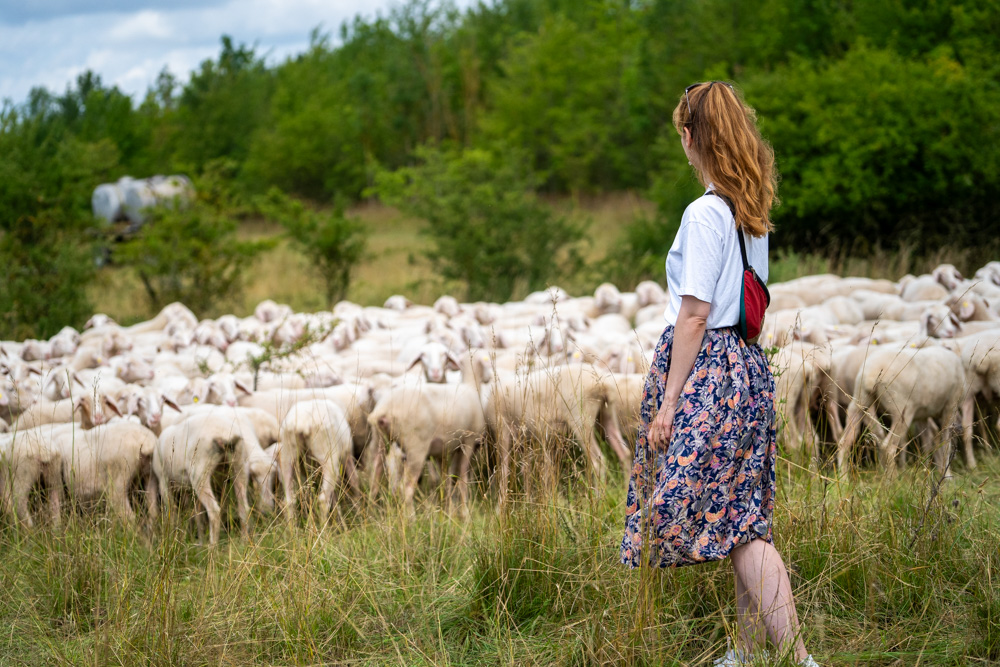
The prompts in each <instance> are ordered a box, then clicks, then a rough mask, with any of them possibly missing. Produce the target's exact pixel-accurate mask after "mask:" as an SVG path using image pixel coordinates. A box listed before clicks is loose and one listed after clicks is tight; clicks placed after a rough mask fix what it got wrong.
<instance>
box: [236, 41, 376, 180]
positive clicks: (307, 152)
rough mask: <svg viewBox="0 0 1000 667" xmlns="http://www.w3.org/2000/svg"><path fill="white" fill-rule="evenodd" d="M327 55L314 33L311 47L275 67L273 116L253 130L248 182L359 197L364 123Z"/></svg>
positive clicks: (363, 178) (324, 42) (363, 169)
mask: <svg viewBox="0 0 1000 667" xmlns="http://www.w3.org/2000/svg"><path fill="white" fill-rule="evenodd" d="M331 59H332V56H331V53H330V51H329V48H328V43H327V41H326V40H325V39H324V38H320V37H319V36H318V34H317V33H314V34H313V43H312V45H311V46H310V49H309V51H308V52H307V53H306V54H305V55H303V56H301V57H299V58H298V59H296V60H294V61H290V62H288V63H286V64H285V65H284V66H282V67H281V69H280V70H279V71H278V73H277V75H276V89H275V92H274V96H273V98H272V100H271V108H270V117H271V120H270V121H269V122H267V123H265V124H264V125H262V126H261V128H260V129H259V130H258V131H257V134H256V135H255V137H254V141H253V143H252V145H251V147H250V154H249V157H248V159H247V163H246V175H247V178H248V179H249V181H250V182H251V183H253V184H255V185H257V186H258V187H265V188H266V187H267V186H276V187H278V188H280V189H282V190H285V191H287V192H293V193H295V194H299V195H303V196H306V197H310V198H313V199H319V200H328V199H330V198H332V197H333V195H334V194H335V193H337V192H345V193H349V194H350V195H351V196H352V197H358V196H360V194H361V191H362V190H363V189H364V187H365V185H366V183H365V160H366V158H365V153H364V145H363V142H362V125H363V123H362V119H361V116H360V113H359V109H358V106H357V103H356V102H355V101H354V100H352V99H351V96H350V95H349V92H348V90H347V86H346V84H345V83H344V82H342V81H341V80H340V79H339V78H338V77H336V76H335V70H334V69H333V67H332V63H331V62H330V61H331Z"/></svg>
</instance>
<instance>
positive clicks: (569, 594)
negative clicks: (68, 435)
mask: <svg viewBox="0 0 1000 667" xmlns="http://www.w3.org/2000/svg"><path fill="white" fill-rule="evenodd" d="M957 473H958V474H956V477H955V479H954V480H953V481H951V482H948V483H946V484H944V485H943V487H941V488H940V491H939V493H935V488H936V485H935V482H936V476H935V475H934V474H932V473H929V472H927V471H926V470H924V469H922V468H918V467H914V468H911V469H909V470H907V471H905V472H904V473H903V474H902V476H901V477H900V478H899V479H898V480H897V481H895V482H887V481H885V480H884V479H883V478H882V477H881V476H879V475H878V474H876V473H874V472H873V471H864V472H862V473H861V476H860V478H859V479H857V480H855V481H853V482H849V483H846V482H845V483H839V482H836V481H834V480H831V479H828V478H825V477H823V476H822V475H819V474H816V473H811V472H809V471H807V470H805V469H803V468H802V467H800V466H798V465H796V464H794V463H793V462H791V461H789V460H786V459H784V458H783V459H781V462H780V466H779V479H778V497H777V503H776V514H775V541H776V544H777V546H778V548H779V550H780V552H781V553H782V555H783V557H784V559H785V560H786V562H787V563H788V565H789V568H790V571H791V576H792V584H793V587H794V591H795V595H796V599H797V604H798V608H799V614H800V617H801V618H802V620H803V623H804V635H805V637H804V638H805V642H806V645H807V647H808V649H809V650H810V651H811V652H812V653H813V654H814V655H815V656H816V657H817V658H818V659H819V661H820V664H824V665H887V666H888V665H989V664H997V662H998V661H1000V549H998V548H997V545H998V543H1000V487H998V485H997V484H996V479H997V476H998V475H1000V458H998V457H997V456H995V455H986V456H984V457H983V462H982V464H981V466H980V468H979V469H978V470H977V471H975V472H973V473H966V472H964V471H961V470H959V471H957ZM436 496H437V494H436V492H434V491H433V490H430V491H427V492H426V493H425V495H424V496H423V497H422V499H421V500H420V502H419V503H418V508H417V514H416V517H414V518H412V519H407V517H406V515H405V514H404V513H403V512H402V511H401V510H400V509H398V508H397V507H395V506H393V505H392V503H391V502H387V501H384V500H383V501H381V502H380V503H378V504H363V505H361V506H358V507H355V508H354V509H349V510H347V511H345V512H344V513H343V515H342V516H340V517H336V516H335V518H333V519H332V520H331V521H330V522H329V523H328V524H327V525H325V526H322V527H319V526H317V524H315V523H310V522H303V523H301V524H299V525H297V526H294V527H289V526H286V525H285V523H284V521H282V520H280V519H278V520H276V519H273V518H267V517H264V516H262V515H257V516H256V517H255V520H254V521H255V525H254V526H253V527H252V530H251V533H250V536H249V537H248V538H242V537H239V536H238V535H239V533H238V530H231V532H229V533H228V535H226V536H224V537H223V539H222V541H221V542H220V544H219V545H218V546H216V547H214V548H208V547H204V546H199V545H197V544H196V543H195V535H194V531H193V529H191V528H188V527H186V526H185V525H183V524H180V525H179V524H177V523H170V522H169V521H168V523H167V524H165V525H160V526H158V527H157V529H156V530H155V531H154V532H153V534H152V537H151V538H150V537H149V535H147V534H146V533H145V532H143V531H138V530H132V529H129V528H125V527H122V526H120V525H118V524H116V523H115V522H113V521H111V520H110V519H108V518H106V517H105V516H102V515H91V514H83V515H80V514H76V515H72V516H70V517H68V519H67V525H65V526H64V527H63V528H62V529H61V530H53V529H50V528H44V527H41V528H36V529H34V530H25V529H23V528H19V527H17V526H15V525H11V524H4V525H3V526H2V527H0V581H2V582H3V592H2V594H0V622H2V623H3V624H4V626H5V627H7V628H9V630H8V631H6V632H5V633H3V635H2V636H0V664H4V665H59V664H64V665H108V664H122V665H139V664H142V665H248V664H260V665H330V664H349V665H597V664H614V665H709V664H711V660H712V659H713V658H714V657H717V656H719V655H721V653H722V652H723V651H724V650H725V643H726V638H727V636H732V634H733V632H734V628H733V625H732V624H733V621H734V604H733V583H732V581H733V578H732V573H731V570H730V567H729V565H728V563H725V562H723V563H714V564H706V565H701V566H697V567H688V568H683V569H680V570H666V571H658V570H636V571H629V570H626V569H624V568H623V567H622V566H620V565H619V564H618V548H617V547H618V543H619V541H620V539H621V531H622V527H623V516H624V491H623V488H622V485H621V482H620V480H617V478H616V483H614V484H612V485H611V486H610V487H608V488H607V489H604V490H596V489H594V488H593V487H591V486H589V485H587V484H585V483H584V482H583V481H582V480H577V481H575V482H574V483H567V484H564V485H562V487H561V490H560V491H559V492H558V493H555V494H552V495H550V496H548V497H544V498H541V499H536V500H534V501H533V502H529V501H527V500H525V499H523V498H522V499H520V500H518V501H515V502H514V503H513V504H512V505H511V506H510V508H509V510H508V511H504V512H501V513H497V512H496V511H495V510H494V505H493V502H492V501H491V500H490V499H489V497H482V496H480V497H478V498H476V499H475V501H474V503H473V511H472V517H471V520H469V521H464V520H460V519H458V518H457V517H456V516H455V515H453V514H450V513H447V512H445V511H443V510H442V509H441V503H440V502H439V499H438V498H437V497H436ZM762 664H763V663H762ZM772 664H791V663H787V662H786V663H778V662H774V663H772Z"/></svg>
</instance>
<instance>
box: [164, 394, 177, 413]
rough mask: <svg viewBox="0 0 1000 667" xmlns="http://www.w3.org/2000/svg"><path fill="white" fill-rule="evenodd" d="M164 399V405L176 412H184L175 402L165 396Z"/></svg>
mask: <svg viewBox="0 0 1000 667" xmlns="http://www.w3.org/2000/svg"><path fill="white" fill-rule="evenodd" d="M162 398H163V404H164V405H166V406H167V407H169V408H172V409H173V410H176V411H177V412H182V410H181V409H180V407H179V406H178V405H177V404H176V403H174V402H173V401H171V400H170V399H169V398H167V397H166V396H163V397H162Z"/></svg>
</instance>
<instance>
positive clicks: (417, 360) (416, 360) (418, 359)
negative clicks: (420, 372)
mask: <svg viewBox="0 0 1000 667" xmlns="http://www.w3.org/2000/svg"><path fill="white" fill-rule="evenodd" d="M423 361H424V357H423V355H419V354H418V355H417V356H416V357H415V358H414V359H413V361H411V362H410V365H409V366H407V367H406V370H408V371H411V370H413V367H414V366H416V365H417V364H420V363H423Z"/></svg>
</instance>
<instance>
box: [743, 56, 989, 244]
mask: <svg viewBox="0 0 1000 667" xmlns="http://www.w3.org/2000/svg"><path fill="white" fill-rule="evenodd" d="M746 91H747V98H748V100H749V101H750V102H751V103H752V104H753V105H754V106H755V107H756V108H757V110H758V112H759V113H760V118H761V125H762V129H763V131H764V133H765V135H766V136H768V137H769V138H770V140H771V141H772V142H773V144H774V146H775V150H776V154H777V158H778V167H779V170H780V171H781V174H782V183H781V197H782V201H783V204H782V206H781V207H780V208H779V209H777V210H776V211H775V222H776V225H777V233H776V235H775V240H776V241H777V242H778V243H779V244H780V245H783V246H792V247H796V248H803V249H816V248H820V247H825V246H826V244H829V243H831V242H836V243H839V244H841V245H842V246H846V247H850V248H851V249H852V250H853V251H854V252H855V253H859V254H865V253H866V252H870V250H871V248H872V247H874V246H875V244H876V243H877V241H878V240H883V241H885V240H888V239H892V240H893V241H895V242H899V241H906V242H910V243H912V244H914V245H916V246H917V247H918V251H920V252H926V251H928V250H931V249H933V248H935V247H939V246H942V245H946V244H952V245H964V246H972V245H976V244H978V243H980V242H981V241H982V239H984V238H989V237H990V235H991V234H990V230H995V229H996V226H997V214H996V203H995V202H996V200H997V197H1000V187H998V183H1000V156H998V154H997V153H996V151H992V150H983V147H985V146H994V145H996V144H997V142H998V140H1000V125H998V123H997V109H998V108H1000V91H998V90H997V88H996V87H995V86H986V85H983V82H982V80H981V79H980V78H978V77H976V76H974V74H973V73H972V72H970V71H968V70H967V69H966V68H965V67H963V65H962V64H961V63H959V62H958V61H956V60H955V59H954V58H952V57H951V56H950V55H949V54H948V53H947V51H946V50H939V51H937V52H935V53H934V54H932V55H931V57H929V58H928V59H926V60H914V59H905V58H902V57H901V56H899V55H897V54H896V53H894V52H892V51H885V50H880V49H874V48H871V47H868V46H866V45H865V44H864V43H861V44H858V45H857V46H856V47H855V48H853V49H852V50H851V51H850V52H849V53H848V54H847V55H846V56H845V57H844V58H843V59H842V60H837V61H832V62H821V63H814V62H811V61H806V60H796V61H794V62H793V63H792V64H790V65H789V66H787V67H782V68H779V69H776V70H775V71H774V72H773V73H770V74H761V75H758V76H755V77H751V78H750V79H749V80H748V81H747V82H746Z"/></svg>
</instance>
